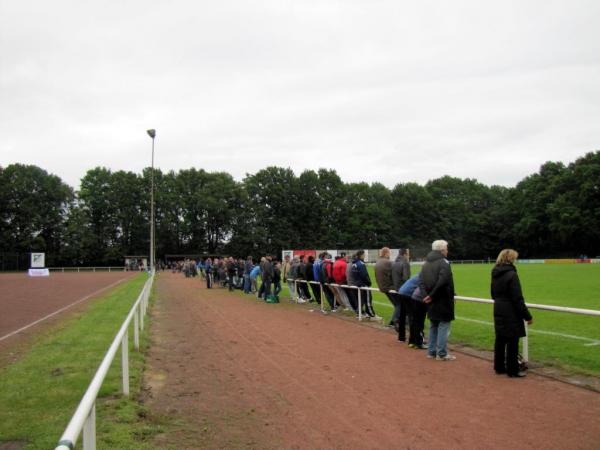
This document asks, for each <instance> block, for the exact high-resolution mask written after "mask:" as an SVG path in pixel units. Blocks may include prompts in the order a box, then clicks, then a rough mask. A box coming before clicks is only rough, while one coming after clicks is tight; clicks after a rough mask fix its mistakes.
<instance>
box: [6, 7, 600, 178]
mask: <svg viewBox="0 0 600 450" xmlns="http://www.w3.org/2000/svg"><path fill="white" fill-rule="evenodd" d="M148 128H156V130H157V138H156V166H157V167H159V168H160V169H162V170H163V171H168V170H171V169H173V170H179V169H182V168H190V167H196V168H204V169H206V170H208V171H227V172H229V173H231V174H232V175H233V176H234V177H235V178H236V179H238V180H241V179H242V178H243V177H244V176H245V174H246V173H254V172H256V171H258V170H260V169H261V168H263V167H266V166H268V165H277V166H284V167H291V168H292V169H294V171H295V172H296V173H297V174H300V173H301V172H302V170H304V169H315V170H316V169H318V168H320V167H325V168H333V169H336V170H337V172H338V173H339V175H340V176H341V177H342V179H343V180H344V181H347V182H349V181H367V182H373V181H380V182H382V183H384V184H386V185H387V186H390V187H392V186H394V185H395V184H396V183H399V182H408V181H417V182H419V183H424V182H426V181H427V180H429V179H433V178H437V177H440V176H443V175H446V174H447V175H452V176H457V177H462V178H466V177H469V178H477V179H478V180H480V181H482V182H484V183H486V184H501V185H507V186H511V185H514V184H515V183H516V182H518V181H519V180H521V179H522V178H523V177H525V176H526V175H529V174H531V173H533V172H535V171H537V170H538V169H539V166H540V165H541V164H542V163H543V162H545V161H548V160H552V161H563V162H565V163H568V162H572V161H573V160H575V159H576V158H577V157H580V156H582V155H583V154H585V153H586V152H589V151H594V150H598V149H600V1H597V0H590V1H581V0H565V1H562V0H561V1H549V0H543V1H542V0H540V1H526V0H521V1H507V0H502V1H493V2H491V1H482V0H478V1H457V0H453V1H441V0H440V1H418V2H416V1H412V2H404V1H399V0H391V1H383V0H382V1H378V0H368V1H367V0H364V1H330V0H314V1H312V0H311V1H306V0H305V1H301V0H295V1H287V0H273V1H250V0H247V1H242V0H238V1H233V0H219V1H212V2H208V1H191V0H190V1H141V0H122V1H118V2H117V1H102V2H101V1H88V0H77V1H76V0H73V1H62V0H53V1H42V0H40V1H27V0H19V1H16V0H0V165H1V166H6V165H8V164H11V163H15V162H20V163H26V164H35V165H38V166H40V167H42V168H44V169H46V170H47V171H49V172H51V173H54V174H56V175H58V176H60V177H61V178H62V179H63V180H64V181H65V182H67V183H68V184H70V185H71V186H73V187H76V188H77V187H78V186H79V180H80V178H81V177H82V176H83V175H84V174H85V172H86V171H87V170H88V169H90V168H93V167H96V166H105V167H108V168H110V169H112V170H131V171H134V172H140V171H141V169H142V168H143V167H144V166H149V165H150V157H151V139H150V138H149V137H148V136H147V135H146V132H145V130H146V129H148Z"/></svg>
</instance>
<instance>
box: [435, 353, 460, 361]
mask: <svg viewBox="0 0 600 450" xmlns="http://www.w3.org/2000/svg"><path fill="white" fill-rule="evenodd" d="M455 359H456V356H454V355H451V354H449V353H448V354H447V355H446V356H436V357H435V360H436V361H454V360H455Z"/></svg>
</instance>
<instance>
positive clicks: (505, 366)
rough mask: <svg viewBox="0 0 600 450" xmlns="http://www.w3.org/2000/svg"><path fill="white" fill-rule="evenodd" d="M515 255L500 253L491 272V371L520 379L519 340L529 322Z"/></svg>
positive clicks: (513, 252) (530, 319) (507, 250)
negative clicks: (492, 364)
mask: <svg viewBox="0 0 600 450" xmlns="http://www.w3.org/2000/svg"><path fill="white" fill-rule="evenodd" d="M518 256H519V254H518V253H517V252H516V251H514V250H511V249H505V250H502V251H501V252H500V254H499V255H498V259H497V260H496V265H495V266H494V268H493V269H492V298H493V299H494V328H495V330H496V343H495V345H494V370H495V371H496V373H497V374H503V373H505V374H507V375H508V376H509V377H524V376H525V374H524V373H522V372H519V362H518V354H519V338H521V337H525V336H526V334H525V324H524V323H523V321H527V323H528V324H531V323H532V321H533V319H532V317H531V314H530V313H529V310H528V309H527V306H525V299H524V298H523V293H522V292H521V283H520V281H519V276H518V275H517V269H516V267H515V266H514V263H515V261H516V260H517V258H518Z"/></svg>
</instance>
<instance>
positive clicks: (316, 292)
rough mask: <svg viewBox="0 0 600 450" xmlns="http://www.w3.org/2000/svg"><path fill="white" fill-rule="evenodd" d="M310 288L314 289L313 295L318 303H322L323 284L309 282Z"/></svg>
mask: <svg viewBox="0 0 600 450" xmlns="http://www.w3.org/2000/svg"><path fill="white" fill-rule="evenodd" d="M309 284H310V288H311V289H312V292H313V295H314V296H315V300H316V301H317V303H321V285H320V284H313V283H309Z"/></svg>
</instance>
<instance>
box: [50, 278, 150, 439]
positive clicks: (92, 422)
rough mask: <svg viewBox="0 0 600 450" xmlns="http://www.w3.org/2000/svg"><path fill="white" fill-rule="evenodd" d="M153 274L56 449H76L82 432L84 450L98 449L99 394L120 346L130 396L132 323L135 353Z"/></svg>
mask: <svg viewBox="0 0 600 450" xmlns="http://www.w3.org/2000/svg"><path fill="white" fill-rule="evenodd" d="M153 281H154V274H152V275H151V276H150V278H148V280H147V281H146V283H145V284H144V288H143V289H142V292H141V293H140V295H139V296H138V298H137V300H136V301H135V303H134V305H133V306H132V307H131V310H130V311H129V314H128V315H127V317H126V318H125V321H124V322H123V324H122V325H121V328H120V329H119V332H118V333H117V335H116V336H115V338H114V340H113V342H112V344H111V346H110V347H109V349H108V351H107V352H106V354H105V355H104V359H103V360H102V362H101V363H100V366H99V367H98V370H97V371H96V374H95V375H94V378H92V381H91V382H90V384H89V386H88V388H87V390H86V391H85V394H84V395H83V398H82V399H81V402H80V403H79V406H78V407H77V409H76V410H75V413H74V414H73V416H72V417H71V420H70V422H69V424H68V425H67V428H66V429H65V431H64V433H63V434H62V436H61V438H60V441H59V442H58V445H57V447H56V448H55V450H68V449H70V450H73V449H74V448H75V445H76V444H77V438H78V437H79V434H80V433H81V430H83V449H84V450H95V448H96V398H97V397H98V391H99V390H100V387H101V386H102V383H103V382H104V378H105V377H106V374H107V373H108V370H109V369H110V366H111V364H112V361H113V359H114V358H115V355H116V353H117V351H118V349H119V346H120V347H121V374H122V384H123V395H126V396H128V395H129V332H128V328H129V324H130V323H131V320H132V319H133V345H134V348H135V349H136V350H138V351H139V349H140V329H141V330H143V329H144V316H145V315H146V310H147V309H148V299H149V297H150V291H151V290H152V283H153Z"/></svg>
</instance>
